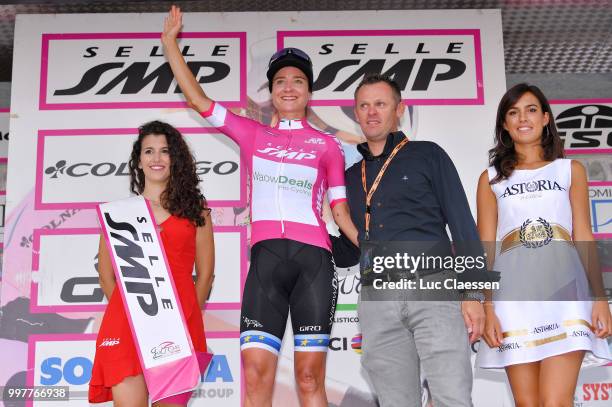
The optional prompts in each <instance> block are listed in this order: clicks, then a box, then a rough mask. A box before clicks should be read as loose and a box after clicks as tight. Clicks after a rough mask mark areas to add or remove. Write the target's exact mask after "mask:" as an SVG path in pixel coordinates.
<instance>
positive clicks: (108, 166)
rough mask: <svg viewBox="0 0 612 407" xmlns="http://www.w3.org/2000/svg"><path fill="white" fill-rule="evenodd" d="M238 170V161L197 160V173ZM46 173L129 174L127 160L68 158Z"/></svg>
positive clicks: (50, 174)
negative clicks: (74, 159) (93, 161)
mask: <svg viewBox="0 0 612 407" xmlns="http://www.w3.org/2000/svg"><path fill="white" fill-rule="evenodd" d="M237 170H238V163H237V162H234V161H220V162H217V163H213V162H211V161H198V162H196V174H197V175H206V174H208V173H210V172H212V173H213V174H216V175H229V174H233V173H234V172H236V171H237ZM45 174H46V175H48V176H49V178H53V179H56V178H60V177H61V176H62V175H65V176H68V177H74V178H80V177H85V176H88V175H93V176H95V177H106V176H116V177H119V176H129V175H130V173H129V169H128V163H127V162H121V163H112V162H101V163H86V162H85V163H75V164H69V163H68V161H66V160H59V161H57V162H56V163H55V164H54V165H51V166H49V167H47V168H45Z"/></svg>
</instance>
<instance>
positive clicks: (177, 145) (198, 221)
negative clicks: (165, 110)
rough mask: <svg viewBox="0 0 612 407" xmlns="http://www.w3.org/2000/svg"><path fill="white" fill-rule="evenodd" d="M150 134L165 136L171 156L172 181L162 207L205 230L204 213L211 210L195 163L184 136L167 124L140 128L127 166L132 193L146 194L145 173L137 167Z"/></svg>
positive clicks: (147, 125) (161, 123) (162, 199)
mask: <svg viewBox="0 0 612 407" xmlns="http://www.w3.org/2000/svg"><path fill="white" fill-rule="evenodd" d="M150 134H163V135H164V136H166V142H167V143H168V152H169V153H170V178H169V179H168V184H167V185H166V189H165V190H164V192H162V194H161V196H160V202H159V203H160V205H161V206H162V207H163V208H164V209H166V210H167V211H168V212H170V213H171V214H172V215H175V216H179V217H181V218H186V219H189V220H190V221H192V222H193V223H194V224H195V225H196V226H203V225H204V217H203V216H202V211H204V210H205V209H208V208H207V207H208V205H207V203H206V199H205V198H204V195H202V193H201V192H200V188H199V186H198V184H199V182H200V179H199V178H198V176H197V174H196V165H195V159H194V157H193V155H192V154H191V151H190V150H189V147H188V146H187V143H186V142H185V140H184V139H183V135H182V134H181V133H180V132H179V131H178V130H177V129H175V128H174V127H172V126H171V125H169V124H168V123H164V122H160V121H152V122H149V123H145V124H143V125H142V126H140V127H139V128H138V139H137V140H136V141H135V142H134V145H133V146H132V154H131V155H130V162H129V164H128V166H129V171H130V190H131V191H132V192H133V193H135V194H138V195H140V194H142V191H144V187H145V178H144V172H143V171H142V169H140V168H138V164H139V163H140V153H141V151H142V140H143V139H144V138H145V137H146V136H148V135H150Z"/></svg>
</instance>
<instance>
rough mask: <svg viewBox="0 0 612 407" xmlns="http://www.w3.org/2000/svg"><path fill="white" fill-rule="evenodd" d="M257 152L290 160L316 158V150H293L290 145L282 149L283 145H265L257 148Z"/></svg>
mask: <svg viewBox="0 0 612 407" xmlns="http://www.w3.org/2000/svg"><path fill="white" fill-rule="evenodd" d="M257 152H258V153H261V154H266V155H269V156H271V157H277V158H289V159H291V160H314V159H315V158H317V155H316V153H317V152H316V151H309V152H306V151H304V150H303V149H299V150H294V149H293V148H291V147H289V148H288V149H284V147H283V146H278V147H266V148H262V149H260V150H257Z"/></svg>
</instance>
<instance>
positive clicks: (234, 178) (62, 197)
mask: <svg viewBox="0 0 612 407" xmlns="http://www.w3.org/2000/svg"><path fill="white" fill-rule="evenodd" d="M181 131H182V132H183V135H184V137H185V139H186V140H187V142H188V143H189V145H190V147H191V149H192V152H193V155H194V156H195V159H196V174H197V175H198V176H199V178H200V181H201V185H200V188H201V190H202V191H204V193H205V194H206V199H207V200H208V201H209V203H211V205H225V206H228V205H240V204H243V202H244V200H245V199H246V187H245V186H244V182H243V180H244V179H245V178H246V174H245V172H244V171H243V170H242V169H241V164H240V148H239V147H238V145H237V144H236V143H234V142H233V141H231V140H229V139H228V137H227V136H225V135H223V134H219V133H212V134H211V133H207V132H200V131H199V129H189V128H187V129H181ZM136 134H137V130H136V129H130V128H125V129H85V130H83V129H68V130H40V131H39V139H38V140H39V146H41V148H39V149H38V153H37V164H36V165H37V169H36V208H37V209H61V208H72V207H81V208H83V207H93V206H95V204H96V203H98V202H106V201H113V200H117V199H122V198H124V197H125V196H126V193H127V191H129V179H130V177H129V166H128V154H127V153H126V152H129V151H130V150H131V149H132V143H133V142H134V138H135V135H136Z"/></svg>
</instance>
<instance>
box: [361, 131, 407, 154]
mask: <svg viewBox="0 0 612 407" xmlns="http://www.w3.org/2000/svg"><path fill="white" fill-rule="evenodd" d="M404 138H406V135H405V134H404V133H402V132H401V131H396V132H393V133H389V135H388V136H387V141H386V142H385V148H383V152H382V153H381V154H380V155H378V156H373V155H372V153H371V152H370V148H369V147H368V143H367V142H365V143H361V144H359V145H358V146H357V150H358V151H359V152H360V153H361V155H362V156H363V158H364V159H365V160H366V161H372V160H374V159H376V158H383V157H387V156H388V155H389V154H391V151H393V149H394V148H395V146H396V145H398V144H399V143H400V142H401V141H402V140H403V139H404Z"/></svg>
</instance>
